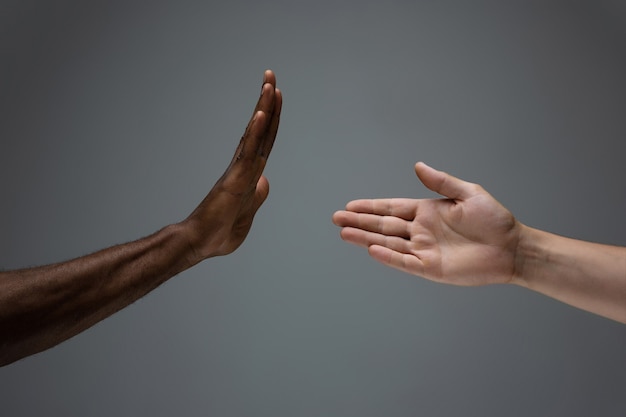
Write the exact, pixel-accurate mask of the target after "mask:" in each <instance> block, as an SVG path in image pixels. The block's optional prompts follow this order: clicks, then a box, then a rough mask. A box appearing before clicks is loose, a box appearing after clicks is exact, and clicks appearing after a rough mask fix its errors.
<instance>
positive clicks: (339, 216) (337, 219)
mask: <svg viewBox="0 0 626 417" xmlns="http://www.w3.org/2000/svg"><path fill="white" fill-rule="evenodd" d="M344 213H345V211H343V210H337V211H336V212H334V213H333V216H332V221H333V223H334V224H335V225H337V226H341V225H342V221H341V220H342V218H343V216H344Z"/></svg>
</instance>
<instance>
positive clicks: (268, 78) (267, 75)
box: [263, 69, 276, 86]
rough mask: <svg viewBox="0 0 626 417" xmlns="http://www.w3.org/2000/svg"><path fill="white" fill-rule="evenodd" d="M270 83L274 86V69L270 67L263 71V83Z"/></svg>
mask: <svg viewBox="0 0 626 417" xmlns="http://www.w3.org/2000/svg"><path fill="white" fill-rule="evenodd" d="M266 83H270V84H272V85H273V86H276V75H274V71H272V70H271V69H266V70H265V72H264V73H263V84H266Z"/></svg>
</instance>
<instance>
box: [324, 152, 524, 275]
mask: <svg viewBox="0 0 626 417" xmlns="http://www.w3.org/2000/svg"><path fill="white" fill-rule="evenodd" d="M415 173H416V174H417V176H418V177H419V179H420V181H421V182H422V183H423V184H424V185H425V186H426V187H427V188H429V189H430V190H432V191H435V192H437V193H439V194H441V195H443V196H444V197H446V198H444V199H425V200H415V199H405V198H391V199H377V200H355V201H351V202H349V203H348V204H347V206H346V210H342V211H338V212H336V213H335V214H334V215H333V222H334V223H335V224H336V225H337V226H340V227H342V230H341V237H342V239H344V240H345V241H347V242H350V243H353V244H356V245H359V246H363V247H367V248H368V252H369V254H370V255H371V256H372V257H373V258H374V259H376V260H378V261H380V262H382V263H383V264H385V265H388V266H391V267H393V268H397V269H399V270H401V271H404V272H408V273H410V274H414V275H419V276H422V277H424V278H428V279H431V280H433V281H438V282H445V283H448V284H457V285H483V284H491V283H506V282H511V281H512V280H513V278H514V277H515V273H516V248H517V245H518V241H519V236H520V228H521V224H520V223H519V222H518V221H517V220H516V219H515V218H514V217H513V215H512V214H511V213H510V212H509V211H508V210H507V209H506V208H504V207H503V206H502V205H501V204H500V203H498V202H497V201H496V200H495V199H494V198H493V197H492V196H491V195H490V194H489V193H487V192H486V191H485V190H484V189H483V188H482V187H480V186H479V185H477V184H472V183H469V182H465V181H462V180H460V179H458V178H455V177H453V176H451V175H449V174H446V173H444V172H441V171H437V170H435V169H433V168H431V167H429V166H427V165H426V164H424V163H421V162H420V163H418V164H416V165H415Z"/></svg>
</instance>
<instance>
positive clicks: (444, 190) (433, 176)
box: [415, 162, 472, 200]
mask: <svg viewBox="0 0 626 417" xmlns="http://www.w3.org/2000/svg"><path fill="white" fill-rule="evenodd" d="M415 173H416V174H417V177H418V178H419V179H420V181H421V182H422V184H424V185H425V186H426V188H428V189H429V190H431V191H434V192H436V193H438V194H441V195H442V196H444V197H448V198H451V199H453V200H465V199H467V198H468V197H469V196H470V195H471V186H472V184H471V183H469V182H466V181H463V180H461V179H459V178H456V177H453V176H452V175H450V174H448V173H446V172H443V171H437V170H436V169H434V168H431V167H429V166H428V165H426V164H425V163H423V162H418V163H417V164H415Z"/></svg>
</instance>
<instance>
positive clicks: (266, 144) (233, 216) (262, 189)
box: [181, 70, 282, 263]
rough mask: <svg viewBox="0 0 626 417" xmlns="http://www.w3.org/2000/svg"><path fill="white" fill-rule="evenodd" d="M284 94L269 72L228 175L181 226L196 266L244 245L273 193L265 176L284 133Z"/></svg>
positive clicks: (214, 187) (221, 179)
mask: <svg viewBox="0 0 626 417" xmlns="http://www.w3.org/2000/svg"><path fill="white" fill-rule="evenodd" d="M281 107H282V94H281V92H280V90H279V89H278V88H276V77H275V76H274V73H273V72H272V71H270V70H267V71H265V74H264V77H263V86H262V88H261V96H260V97H259V100H258V101H257V104H256V107H255V109H254V113H253V114H252V118H251V119H250V122H249V123H248V126H247V127H246V130H245V132H244V134H243V136H242V138H241V141H240V142H239V146H238V147H237V150H236V151H235V155H234V156H233V159H232V161H231V163H230V165H229V166H228V168H227V169H226V172H224V174H223V175H222V177H221V178H220V179H219V180H218V181H217V183H216V184H215V185H214V186H213V188H212V189H211V191H210V192H209V194H208V195H207V196H206V198H205V199H204V200H203V201H202V202H201V203H200V205H199V206H198V207H197V208H196V209H195V210H194V211H193V213H191V215H190V216H189V217H188V218H187V219H186V220H185V221H183V222H182V223H181V224H182V225H183V226H184V227H186V228H187V230H188V231H189V236H190V239H189V244H190V246H191V249H192V252H193V254H194V260H193V262H194V263H196V262H200V261H201V260H203V259H205V258H209V257H212V256H219V255H226V254H229V253H231V252H233V251H234V250H235V249H237V248H238V247H239V245H241V243H242V242H243V240H244V239H245V237H246V236H247V234H248V232H249V230H250V227H251V226H252V220H253V218H254V215H255V214H256V212H257V210H258V209H259V207H260V206H261V204H263V202H264V201H265V199H266V198H267V195H268V193H269V183H268V181H267V179H266V178H265V177H264V176H263V175H262V173H263V169H264V168H265V164H266V162H267V158H268V156H269V154H270V152H271V150H272V146H273V144H274V139H275V138H276V133H277V131H278V124H279V121H280V112H281Z"/></svg>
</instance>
